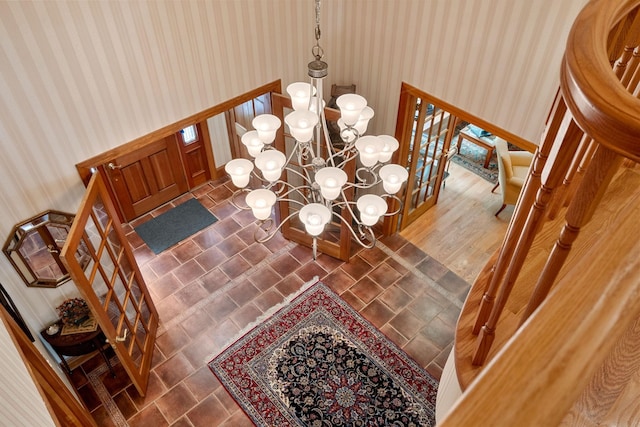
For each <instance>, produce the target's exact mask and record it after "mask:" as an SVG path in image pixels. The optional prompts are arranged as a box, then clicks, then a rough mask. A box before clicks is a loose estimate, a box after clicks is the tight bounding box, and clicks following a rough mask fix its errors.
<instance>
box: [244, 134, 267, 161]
mask: <svg viewBox="0 0 640 427" xmlns="http://www.w3.org/2000/svg"><path fill="white" fill-rule="evenodd" d="M241 141H242V143H243V144H244V145H245V146H246V147H247V151H249V155H250V156H251V157H255V156H257V155H258V153H260V151H262V147H264V142H262V140H261V139H260V137H258V132H257V131H255V130H251V131H249V132H247V133H245V134H244V135H242V138H241Z"/></svg>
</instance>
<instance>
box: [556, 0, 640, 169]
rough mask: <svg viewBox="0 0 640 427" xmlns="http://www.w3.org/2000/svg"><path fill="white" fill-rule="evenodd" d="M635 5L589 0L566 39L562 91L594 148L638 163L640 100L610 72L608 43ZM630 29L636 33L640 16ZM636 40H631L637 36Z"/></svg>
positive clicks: (623, 0)
mask: <svg viewBox="0 0 640 427" xmlns="http://www.w3.org/2000/svg"><path fill="white" fill-rule="evenodd" d="M639 3H640V2H638V0H620V1H617V2H613V1H611V0H592V1H591V2H589V3H588V4H587V5H586V6H585V8H584V9H583V10H582V12H580V14H579V15H578V17H577V18H576V21H575V23H574V25H573V27H572V29H571V32H570V33H569V38H568V40H567V48H566V52H565V55H564V60H563V63H562V68H561V72H560V82H561V84H560V87H561V90H562V94H563V97H564V98H565V100H566V102H567V105H568V106H569V109H570V110H571V112H572V114H573V116H574V119H575V120H576V123H578V125H579V126H580V127H581V128H582V129H583V130H584V131H585V133H587V134H589V135H590V136H591V137H592V138H593V139H595V140H596V141H597V142H598V143H600V144H603V145H605V146H606V147H608V148H610V149H611V150H613V151H615V152H617V153H618V154H620V155H622V156H625V157H628V158H630V159H632V160H634V161H635V162H640V99H638V98H636V97H634V96H632V95H631V94H630V93H629V90H628V89H627V88H626V87H625V86H624V85H623V84H622V83H621V82H620V79H619V77H618V76H616V74H615V73H613V72H612V69H611V64H610V62H609V55H608V49H607V48H608V46H607V40H608V35H609V33H610V31H611V29H612V28H613V27H614V26H615V24H616V23H617V22H618V21H620V20H621V19H622V18H623V17H625V16H627V15H628V14H629V13H630V12H632V11H633V10H634V9H635V8H637V7H638V5H639ZM632 28H634V29H635V30H636V32H638V33H640V13H637V14H636V16H635V22H634V23H633V24H632ZM638 35H640V34H632V37H633V36H638Z"/></svg>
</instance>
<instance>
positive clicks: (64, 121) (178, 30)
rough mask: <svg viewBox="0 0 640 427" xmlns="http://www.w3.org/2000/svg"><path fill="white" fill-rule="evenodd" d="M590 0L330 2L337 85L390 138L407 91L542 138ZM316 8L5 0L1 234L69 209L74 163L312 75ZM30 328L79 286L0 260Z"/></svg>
mask: <svg viewBox="0 0 640 427" xmlns="http://www.w3.org/2000/svg"><path fill="white" fill-rule="evenodd" d="M584 3H586V0H562V1H557V0H536V1H528V0H324V1H323V2H322V22H321V24H322V31H323V37H322V46H323V47H324V49H325V52H326V55H325V60H326V61H327V62H328V63H329V73H330V74H329V78H328V81H327V86H326V91H325V96H326V97H328V95H329V87H330V85H331V83H337V84H351V83H355V84H356V85H357V88H358V92H359V93H361V94H363V95H364V96H366V97H367V99H368V100H369V103H370V105H371V106H372V107H373V108H374V110H375V111H376V117H375V118H374V119H373V121H372V125H371V131H370V132H372V133H393V131H394V129H395V119H396V111H397V103H398V97H399V90H400V85H401V82H402V81H406V82H408V83H409V84H412V85H414V86H416V87H418V88H420V89H422V90H424V91H426V92H428V93H431V94H433V95H435V96H437V97H439V98H441V99H443V100H445V101H447V102H449V103H451V104H454V105H456V106H458V107H460V108H463V109H465V110H468V111H469V112H471V113H472V114H474V115H477V116H479V117H481V118H483V119H485V120H487V121H489V122H492V123H494V124H495V125H497V126H499V127H502V128H504V129H506V130H508V131H510V132H513V133H515V134H517V135H519V136H522V137H524V138H526V139H528V140H530V141H532V142H535V143H537V140H538V138H539V135H540V133H541V131H542V127H543V124H544V120H545V118H546V114H547V111H548V109H549V107H550V105H551V102H552V98H553V95H554V94H555V91H556V88H557V87H558V70H559V64H560V58H561V56H562V52H563V48H564V40H565V38H566V34H567V33H568V31H569V28H570V26H571V23H572V21H573V19H574V17H575V15H576V14H577V13H578V11H579V9H580V8H581V6H582V5H583V4H584ZM313 10H314V9H313V2H312V1H311V0H207V1H204V0H183V1H167V0H156V1H142V0H128V1H127V0H125V1H106V0H105V1H89V0H78V1H71V0H69V1H44V2H43V1H38V2H32V1H27V0H23V1H6V0H0V144H1V150H2V151H1V153H2V155H1V156H0V180H1V182H2V188H1V190H0V206H1V207H0V210H1V214H0V217H1V218H2V219H3V221H2V223H1V224H0V238H2V239H4V238H5V237H6V236H7V234H8V232H9V230H10V228H11V226H12V225H13V224H14V223H16V222H18V221H20V220H23V219H25V218H27V217H30V216H32V215H34V214H36V213H38V212H40V211H43V210H45V209H51V208H53V209H60V210H63V211H75V209H76V207H77V205H78V203H79V200H80V198H81V196H82V194H83V186H82V184H81V183H80V181H79V179H78V177H77V174H76V171H75V168H74V165H75V164H76V163H77V162H79V161H81V160H84V159H87V158H89V157H91V156H93V155H96V154H98V153H101V152H103V151H105V150H107V149H109V148H112V147H114V146H117V145H120V144H122V143H125V142H127V141H130V140H132V139H134V138H137V137H139V136H142V135H144V134H147V133H149V132H151V131H153V130H155V129H158V128H160V127H162V126H165V125H167V124H170V123H173V122H175V121H177V120H179V119H181V118H184V117H186V116H189V115H191V114H194V113H196V112H198V111H201V110H204V109H205V108H208V107H211V106H213V105H216V104H218V103H220V102H222V101H224V100H227V99H229V98H232V97H234V96H236V95H239V94H241V93H243V92H246V91H248V90H249V89H252V88H254V87H257V86H259V85H262V84H264V83H267V82H270V81H273V80H275V79H278V78H281V79H282V80H283V86H286V85H287V84H288V83H290V82H292V81H296V80H306V79H307V78H306V64H307V63H308V62H309V61H310V60H311V59H312V58H311V53H310V49H311V46H312V44H313V41H314V38H313V34H314V33H313ZM0 281H1V282H2V283H3V284H4V285H5V286H6V287H7V288H8V289H9V291H10V292H11V294H12V295H13V296H14V298H15V299H16V300H17V304H18V305H19V306H20V308H21V309H23V311H24V313H23V314H24V315H25V317H26V319H27V321H28V323H29V324H30V325H32V327H33V328H34V329H36V328H39V327H40V326H42V325H44V324H45V323H46V322H48V321H50V320H52V319H53V318H54V317H55V312H54V310H53V307H54V306H55V305H56V304H57V303H59V302H60V301H62V300H63V299H64V298H65V297H67V296H68V295H70V294H73V292H74V290H73V286H72V285H66V286H63V287H61V288H59V289H56V290H34V289H27V288H25V287H24V286H23V285H22V283H20V282H19V279H18V277H17V275H16V274H15V273H14V272H13V270H12V268H11V267H10V265H9V264H8V262H7V261H6V260H5V259H4V257H2V258H1V259H0Z"/></svg>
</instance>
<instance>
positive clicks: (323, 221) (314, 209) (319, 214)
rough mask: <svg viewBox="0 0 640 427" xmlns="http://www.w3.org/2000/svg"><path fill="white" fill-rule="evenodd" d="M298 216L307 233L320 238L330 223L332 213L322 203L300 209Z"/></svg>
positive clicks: (311, 204)
mask: <svg viewBox="0 0 640 427" xmlns="http://www.w3.org/2000/svg"><path fill="white" fill-rule="evenodd" d="M298 216H299V218H300V221H302V223H303V224H304V228H305V230H307V233H309V234H311V235H312V236H318V235H320V233H322V231H323V230H324V226H325V225H327V224H328V223H329V220H330V219H331V211H330V210H329V208H328V207H326V206H325V205H322V204H320V203H310V204H308V205H306V206H303V207H302V209H300V211H299V212H298Z"/></svg>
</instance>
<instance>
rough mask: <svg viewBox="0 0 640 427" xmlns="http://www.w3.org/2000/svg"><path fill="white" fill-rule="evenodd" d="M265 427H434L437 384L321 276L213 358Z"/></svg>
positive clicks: (226, 381)
mask: <svg viewBox="0 0 640 427" xmlns="http://www.w3.org/2000/svg"><path fill="white" fill-rule="evenodd" d="M209 367H210V369H211V370H212V371H213V372H214V373H215V375H216V376H217V377H218V378H219V379H220V382H221V383H222V384H223V385H224V387H225V388H226V389H227V390H228V391H229V393H230V394H231V395H232V396H233V397H234V398H235V400H236V401H237V402H238V404H239V405H240V406H241V407H242V408H243V409H244V411H245V412H246V413H247V415H249V417H251V419H252V420H253V421H254V423H256V424H257V425H260V426H316V425H317V426H383V425H394V426H433V425H435V400H436V392H437V388H438V382H437V381H436V380H435V379H434V378H433V377H431V375H429V373H427V372H426V371H425V370H424V369H422V368H421V367H420V366H418V365H417V364H416V363H415V362H414V361H413V360H412V359H411V358H410V357H409V356H408V355H407V354H406V353H404V351H402V350H401V349H400V348H398V347H397V346H396V345H395V344H394V343H392V342H391V341H390V340H389V339H387V338H386V337H385V336H384V335H383V334H382V333H381V332H380V331H378V330H377V329H376V328H375V327H374V326H373V325H371V324H370V323H369V322H368V321H367V320H365V319H364V318H363V317H361V316H360V315H359V314H358V313H357V312H356V311H355V310H354V309H352V308H351V307H350V306H349V305H348V304H347V303H346V302H344V301H343V300H342V299H340V297H339V296H337V295H336V294H335V293H334V292H333V291H331V290H330V289H329V288H328V287H326V286H325V285H324V284H322V283H320V282H318V283H316V284H314V285H312V286H311V287H310V288H309V289H307V290H306V291H304V292H303V293H301V294H300V295H299V296H298V297H296V298H295V299H294V300H293V301H291V302H290V303H289V304H288V305H286V306H284V307H283V308H281V309H280V310H279V311H278V312H276V313H275V314H274V315H273V316H271V317H270V318H268V319H267V320H266V321H264V322H262V323H260V324H259V325H258V326H256V327H255V328H254V329H252V330H251V331H250V332H248V333H246V334H245V335H244V336H242V337H241V338H240V339H239V340H238V341H236V342H235V343H233V344H231V345H230V346H229V347H228V348H227V349H225V350H224V351H223V352H222V353H220V354H219V355H218V356H216V357H215V358H214V359H213V360H212V361H211V362H209Z"/></svg>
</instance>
